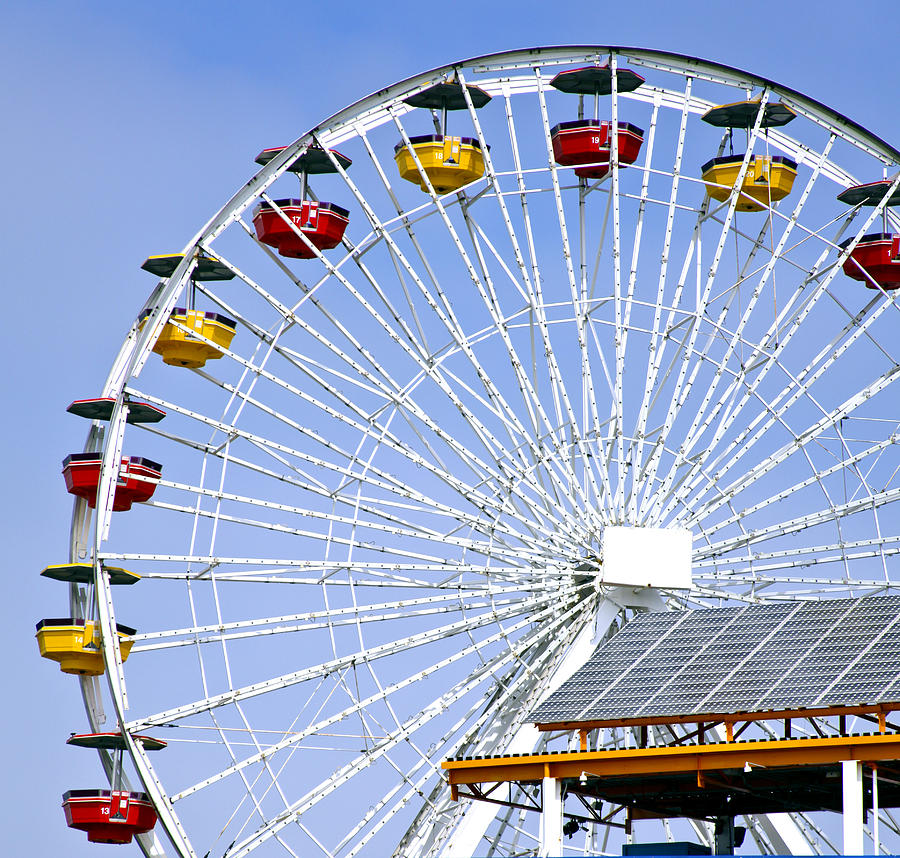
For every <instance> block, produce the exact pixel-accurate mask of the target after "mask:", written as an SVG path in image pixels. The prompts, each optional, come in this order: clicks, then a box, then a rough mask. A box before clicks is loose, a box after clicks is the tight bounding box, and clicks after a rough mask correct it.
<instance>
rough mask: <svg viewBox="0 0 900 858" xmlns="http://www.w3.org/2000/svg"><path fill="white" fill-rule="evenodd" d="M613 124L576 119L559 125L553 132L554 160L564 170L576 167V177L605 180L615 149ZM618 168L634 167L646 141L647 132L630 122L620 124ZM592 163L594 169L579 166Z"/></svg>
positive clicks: (551, 135) (551, 137)
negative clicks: (613, 145)
mask: <svg viewBox="0 0 900 858" xmlns="http://www.w3.org/2000/svg"><path fill="white" fill-rule="evenodd" d="M610 128H612V123H611V122H606V121H604V122H600V121H598V120H596V119H576V120H574V121H572V122H560V123H559V124H558V125H554V126H553V128H552V129H551V130H550V139H551V141H552V143H553V158H554V160H555V161H556V163H557V164H560V165H561V166H563V167H575V168H576V169H575V174H576V175H577V176H584V177H585V178H588V179H602V178H603V177H604V176H605V175H606V174H607V173H608V172H609V161H610V157H611V150H612V140H611V136H610V133H609V132H610ZM618 128H619V133H618V147H619V165H620V166H623V167H624V166H626V165H628V164H633V163H634V162H635V160H636V159H637V156H638V155H639V154H640V151H641V145H642V144H643V142H644V131H643V129H642V128H638V127H637V125H632V124H631V123H630V122H619V123H618ZM582 164H590V165H591V166H579V165H582Z"/></svg>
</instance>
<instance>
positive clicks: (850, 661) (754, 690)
mask: <svg viewBox="0 0 900 858" xmlns="http://www.w3.org/2000/svg"><path fill="white" fill-rule="evenodd" d="M898 701H900V596H871V597H865V598H860V599H834V600H822V601H816V602H781V603H771V604H765V605H747V606H745V607H734V608H709V609H704V610H697V611H667V612H658V613H645V614H639V615H637V616H636V617H635V618H634V619H632V620H631V621H630V622H629V623H627V624H626V625H625V626H623V627H622V629H621V630H620V631H619V632H618V633H617V634H615V635H614V636H613V637H611V638H610V639H609V640H608V641H606V642H605V643H604V644H602V645H601V646H600V647H599V648H598V649H597V650H596V652H595V653H594V654H593V655H592V656H591V658H590V659H589V660H588V661H587V663H586V664H584V666H583V667H581V668H580V669H579V670H578V671H576V673H575V674H573V676H572V677H571V678H570V679H568V680H567V681H566V682H564V683H563V684H562V685H561V686H560V687H559V689H557V690H556V691H555V692H554V693H553V694H552V695H550V697H549V698H547V700H545V701H544V702H543V703H542V704H541V705H540V706H538V707H537V709H536V710H534V711H533V712H532V713H531V716H530V717H531V720H532V721H534V722H536V723H542V724H554V723H560V722H573V721H615V720H625V719H632V718H667V717H676V716H682V715H706V714H721V715H726V714H732V713H739V712H767V711H773V710H774V711H780V710H790V709H815V708H822V707H831V706H853V705H871V704H874V703H887V702H898Z"/></svg>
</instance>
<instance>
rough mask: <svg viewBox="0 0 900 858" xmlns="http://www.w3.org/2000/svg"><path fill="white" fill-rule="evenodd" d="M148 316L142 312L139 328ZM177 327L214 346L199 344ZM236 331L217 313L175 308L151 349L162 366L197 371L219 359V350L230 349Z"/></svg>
mask: <svg viewBox="0 0 900 858" xmlns="http://www.w3.org/2000/svg"><path fill="white" fill-rule="evenodd" d="M149 315H150V311H149V310H145V311H144V314H143V316H142V318H141V321H140V327H141V328H143V327H144V322H145V321H146V319H147V317H148V316H149ZM179 325H182V326H184V327H185V328H189V329H190V330H191V331H196V332H197V334H199V335H200V337H204V338H205V339H207V340H210V341H211V342H212V343H213V344H214V345H211V344H208V343H205V342H203V340H201V339H200V338H199V337H197V336H194V335H193V334H192V333H190V332H189V331H185V330H183V329H182V328H181V327H179ZM236 327H237V323H236V322H234V321H233V320H232V319H229V318H228V317H227V316H223V315H221V314H220V313H209V312H204V311H203V310H185V309H183V308H182V307H176V308H175V309H174V310H173V311H172V315H171V316H169V321H168V322H166V326H165V327H164V328H163V330H162V333H161V334H160V335H159V339H158V340H157V341H156V344H155V345H154V346H153V351H155V352H156V353H157V354H159V355H162V359H163V363H167V364H169V365H171V366H185V367H189V368H190V369H197V368H199V367H201V366H203V365H204V364H205V363H206V362H207V361H208V360H216V359H218V358H220V357H222V350H223V349H227V348H228V347H229V346H230V345H231V341H232V339H233V338H234V333H235V328H236Z"/></svg>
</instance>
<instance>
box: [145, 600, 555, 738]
mask: <svg viewBox="0 0 900 858" xmlns="http://www.w3.org/2000/svg"><path fill="white" fill-rule="evenodd" d="M558 597H559V596H558V595H556V594H545V595H544V596H543V597H538V596H535V597H534V604H536V605H540V604H541V603H542V602H551V603H552V602H553V601H554V599H556V598H558ZM525 604H527V603H525ZM522 611H523V604H521V603H519V604H516V605H514V606H512V607H508V608H505V609H502V610H499V611H493V610H492V611H491V612H489V613H486V614H483V615H480V616H477V617H473V618H469V619H465V620H460V621H457V622H455V623H449V624H447V625H445V626H440V627H437V628H434V629H431V630H429V631H427V632H420V633H418V634H415V635H411V636H410V637H409V638H407V639H404V640H400V641H392V642H389V643H385V644H379V645H377V646H372V647H369V648H367V649H366V650H364V651H362V652H356V653H352V654H350V655H346V656H342V657H340V658H337V659H332V660H330V661H327V662H324V663H322V664H320V665H315V666H312V667H308V668H303V669H302V670H297V671H293V672H291V673H287V674H283V675H282V676H278V677H273V678H272V679H268V680H265V681H263V682H257V683H252V684H250V685H246V686H242V687H241V688H236V689H232V690H230V691H227V692H224V693H222V694H217V695H210V696H208V697H206V698H205V699H201V700H197V701H194V702H193V703H188V704H184V705H182V706H178V707H175V708H173V709H169V710H167V711H165V712H161V713H157V714H155V715H151V716H149V717H146V718H140V719H139V720H137V721H135V722H131V723H130V724H129V725H128V728H129V729H130V730H137V729H143V728H146V727H152V726H154V725H156V724H164V723H168V722H171V721H181V720H184V719H185V718H189V717H191V716H193V715H197V714H200V713H202V712H208V711H211V710H214V709H217V708H219V707H221V706H225V705H228V704H231V703H235V702H237V701H240V700H245V699H248V698H251V697H255V696H258V695H260V694H263V693H266V692H268V691H273V690H276V689H282V688H287V687H290V686H292V685H296V684H298V683H300V682H305V681H306V680H308V679H314V678H316V677H318V676H322V675H327V674H328V673H331V672H333V671H336V670H340V669H342V668H344V667H347V666H350V665H353V664H358V663H362V662H364V661H369V660H376V659H380V658H385V657H387V656H390V655H395V654H396V653H399V652H405V651H407V650H410V649H413V648H415V647H418V646H422V645H424V644H427V643H432V642H434V641H437V640H441V639H443V638H447V637H450V636H453V635H457V634H461V633H465V632H466V631H468V630H469V629H470V628H473V627H474V628H478V627H482V626H487V625H490V624H492V623H495V622H497V621H498V620H502V619H504V618H507V617H508V618H512V617H515V616H517V615H521V613H522Z"/></svg>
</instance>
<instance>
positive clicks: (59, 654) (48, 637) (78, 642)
mask: <svg viewBox="0 0 900 858" xmlns="http://www.w3.org/2000/svg"><path fill="white" fill-rule="evenodd" d="M36 628H37V634H36V635H35V637H36V638H37V641H38V648H39V649H40V651H41V656H42V657H43V658H49V659H50V660H51V661H56V662H59V669H60V670H61V671H62V672H63V673H75V674H79V675H81V676H100V675H101V674H102V673H103V671H104V665H103V653H102V652H101V650H100V629H99V628H98V627H97V626H96V625H95V623H94V622H93V621H91V620H88V621H87V622H85V621H84V620H81V619H78V618H77V617H65V618H63V619H59V620H41V621H40V622H39V623H38V624H37V627H36ZM116 631H117V632H118V636H119V652H120V653H121V655H122V661H125V659H126V658H128V654H129V653H130V652H131V647H132V644H133V643H134V641H133V640H132V639H131V635H133V634H134V633H135V629H132V628H129V627H128V626H121V625H117V626H116Z"/></svg>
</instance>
